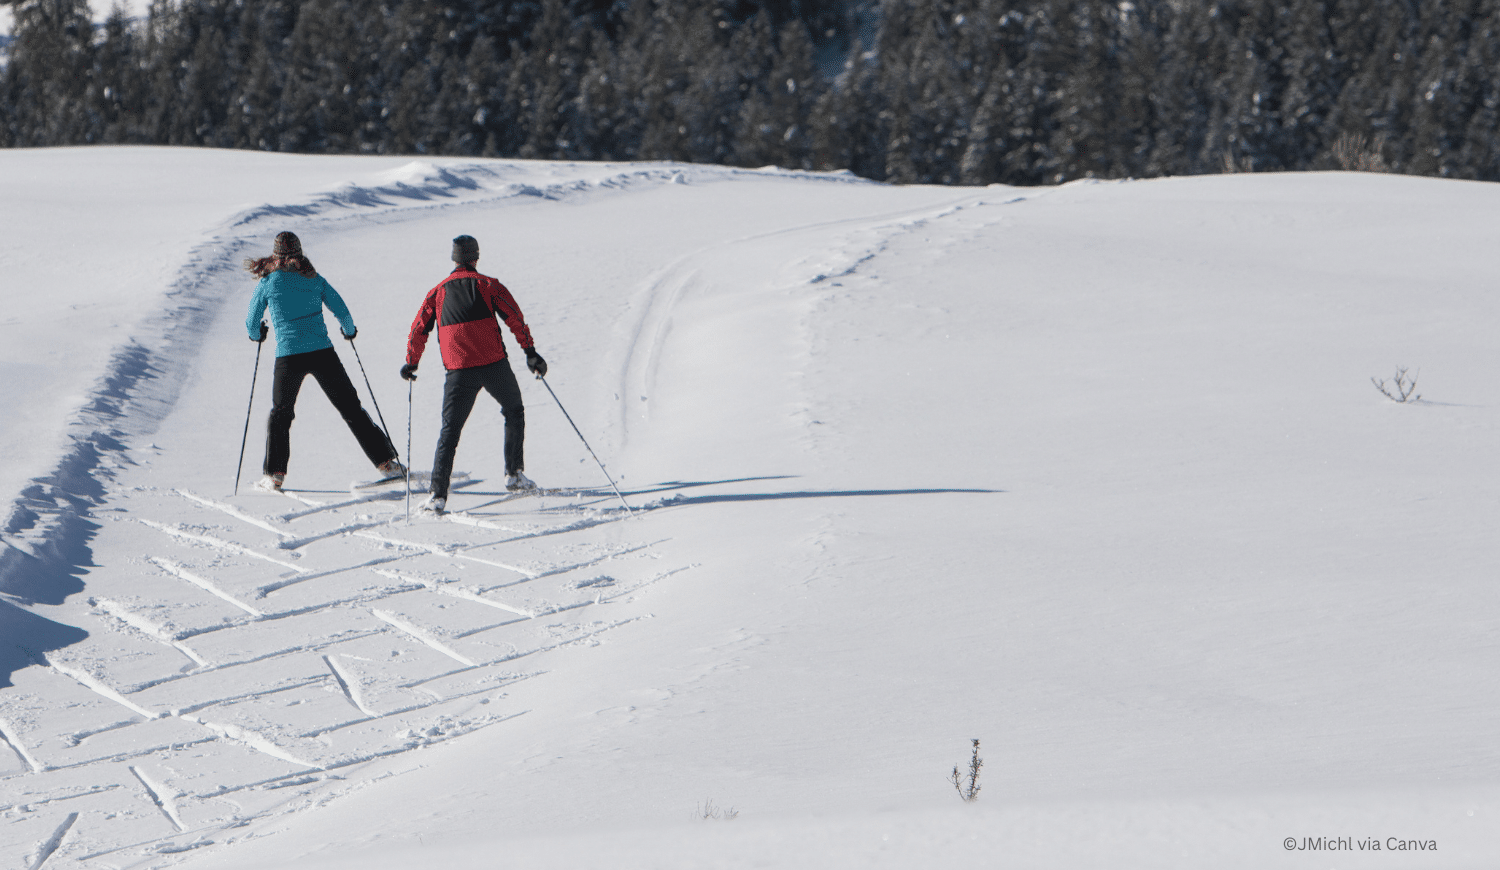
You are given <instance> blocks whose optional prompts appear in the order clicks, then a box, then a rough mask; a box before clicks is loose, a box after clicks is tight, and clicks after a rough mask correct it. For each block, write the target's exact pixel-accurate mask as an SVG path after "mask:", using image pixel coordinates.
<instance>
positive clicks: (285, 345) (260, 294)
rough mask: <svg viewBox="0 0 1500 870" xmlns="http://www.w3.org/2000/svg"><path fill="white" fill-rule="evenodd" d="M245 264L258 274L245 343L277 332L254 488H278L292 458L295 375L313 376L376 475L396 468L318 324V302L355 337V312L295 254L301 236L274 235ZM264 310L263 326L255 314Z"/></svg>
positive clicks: (398, 465) (391, 453)
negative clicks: (266, 252)
mask: <svg viewBox="0 0 1500 870" xmlns="http://www.w3.org/2000/svg"><path fill="white" fill-rule="evenodd" d="M245 269H246V270H247V271H249V272H250V274H252V275H254V276H255V277H257V278H259V279H260V283H259V284H256V285H255V295H253V296H251V297H250V313H249V314H248V315H247V316H246V318H245V329H246V330H247V331H248V332H249V333H250V340H251V341H265V340H266V335H267V334H268V332H269V330H270V329H271V328H274V329H275V330H276V371H275V375H274V377H273V379H272V381H271V417H270V419H269V420H268V421H267V422H266V461H265V466H264V471H265V477H263V478H262V479H261V481H260V482H259V483H257V484H256V487H258V488H260V489H266V490H279V489H281V484H282V481H283V480H285V479H286V468H287V462H288V460H289V459H290V456H291V431H292V418H293V417H294V416H295V414H294V413H293V409H294V407H295V406H296V404H297V393H298V391H300V390H301V389H302V380H303V378H305V377H307V376H308V375H312V376H313V378H314V379H315V380H317V382H318V386H320V387H322V388H323V392H324V393H325V394H326V395H327V396H328V400H329V401H330V402H332V403H333V407H334V408H336V409H338V412H339V414H341V415H343V418H344V422H345V423H347V424H348V426H349V431H351V432H353V433H354V437H355V438H357V439H358V440H359V446H360V448H361V449H363V450H364V451H365V456H367V457H369V460H370V462H371V463H372V464H374V465H375V467H376V468H377V469H379V471H380V472H381V473H382V474H386V475H398V474H403V473H404V472H405V469H404V468H402V467H401V463H400V462H399V461H398V460H397V453H396V449H395V448H394V447H393V446H392V445H391V443H390V440H389V439H387V438H386V437H385V433H383V432H381V431H380V429H379V427H377V426H376V425H375V423H374V422H373V421H371V420H370V415H369V414H367V413H365V409H364V407H363V406H362V405H360V403H359V394H358V393H356V392H355V391H354V384H353V383H351V382H350V380H349V375H348V373H347V372H345V371H344V364H343V363H341V362H340V361H339V356H338V353H337V352H335V351H334V349H333V341H332V340H331V339H329V337H328V328H327V327H326V326H324V325H323V306H325V305H326V306H328V310H329V311H332V312H333V315H334V316H335V317H337V318H338V320H339V327H340V328H341V329H342V331H343V335H344V338H346V339H348V340H349V341H353V340H354V335H355V332H356V330H355V328H354V318H353V317H352V316H350V314H349V307H348V306H347V305H345V304H344V300H343V299H342V298H340V297H339V294H338V291H336V290H334V289H333V286H332V285H330V284H329V283H328V281H327V280H325V279H324V278H323V276H321V275H319V274H318V271H317V270H316V269H314V268H313V265H312V263H310V262H309V261H308V259H307V257H305V256H303V254H302V241H301V240H300V239H298V238H297V236H296V235H294V234H292V233H280V234H279V235H277V236H276V241H275V243H274V244H273V245H272V247H271V256H269V257H261V258H259V259H250V260H246V261H245ZM267 311H269V312H270V317H271V325H270V326H269V327H268V326H267V325H266V322H265V321H264V320H262V319H261V318H262V317H263V316H264V315H265V314H266V312H267Z"/></svg>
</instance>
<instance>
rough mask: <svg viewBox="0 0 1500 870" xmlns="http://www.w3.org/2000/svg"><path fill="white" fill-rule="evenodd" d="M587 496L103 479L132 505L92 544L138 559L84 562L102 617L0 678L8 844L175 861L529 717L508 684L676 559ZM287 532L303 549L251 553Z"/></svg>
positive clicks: (63, 858)
mask: <svg viewBox="0 0 1500 870" xmlns="http://www.w3.org/2000/svg"><path fill="white" fill-rule="evenodd" d="M576 495H577V492H576V491H571V490H570V491H566V492H564V491H555V492H551V493H545V494H541V495H535V496H527V497H525V498H501V499H498V500H497V499H493V498H492V497H490V496H486V495H479V494H477V493H476V494H475V495H472V496H468V495H464V494H463V492H462V490H461V489H455V490H454V492H453V494H452V495H451V497H452V498H454V499H455V501H459V502H462V501H465V500H467V501H469V502H472V504H460V505H459V507H461V508H464V509H466V511H467V512H466V513H463V514H460V516H462V517H464V519H469V520H473V522H467V523H466V522H463V521H462V520H460V521H457V522H453V521H447V522H445V521H444V520H445V519H450V520H451V518H452V517H453V515H451V514H450V515H449V517H446V518H439V517H428V518H418V519H417V520H415V521H407V520H406V519H405V517H404V512H403V511H402V509H401V507H400V506H399V505H398V504H397V503H396V502H395V501H391V500H388V499H387V500H382V499H371V498H355V499H347V500H340V501H338V502H336V503H327V504H321V505H316V506H314V505H309V506H308V509H307V510H302V511H293V512H290V513H287V514H284V515H280V516H267V515H264V514H260V513H258V512H257V511H255V510H254V509H253V508H250V507H247V503H246V502H245V501H239V500H234V499H223V498H208V497H205V496H202V495H199V494H198V493H194V492H191V491H190V490H187V489H169V488H162V489H157V488H154V487H133V488H128V487H123V486H122V487H120V488H117V489H114V490H112V491H110V492H108V493H107V495H106V496H105V499H104V501H105V502H106V504H107V506H108V507H109V508H110V509H111V510H112V511H114V512H116V513H117V515H118V516H119V520H118V521H116V522H113V523H108V524H106V525H105V526H103V527H102V529H101V532H100V541H99V542H98V543H100V544H102V545H104V546H105V547H108V548H111V549H110V550H109V551H110V552H111V553H118V552H119V551H118V549H116V548H119V547H122V546H123V547H125V548H126V549H127V550H129V551H133V552H134V553H135V555H134V556H133V557H129V558H127V559H125V560H124V561H125V562H128V563H133V566H132V565H129V564H122V565H121V566H120V568H118V569H109V568H95V569H93V570H92V573H91V575H90V578H89V584H88V591H89V595H88V596H87V597H86V598H85V600H82V601H78V602H77V606H76V607H75V608H74V610H75V613H76V614H77V618H78V619H80V620H81V622H80V623H79V624H80V625H82V626H83V627H85V628H86V629H87V630H88V631H89V632H90V636H89V638H88V639H87V640H85V641H83V642H81V643H79V644H75V645H73V646H70V647H66V648H63V649H60V650H55V651H51V652H47V653H45V654H43V653H33V656H32V657H33V659H34V660H35V661H36V662H37V664H38V665H39V666H40V667H36V668H29V669H24V670H22V671H18V672H16V674H15V675H14V679H15V682H16V686H15V687H14V688H13V689H10V690H5V691H4V692H0V743H3V744H4V745H3V746H0V782H3V786H0V788H3V790H4V793H5V794H6V797H7V800H6V802H5V804H0V819H3V820H4V821H5V822H6V824H3V825H0V831H3V832H4V833H3V834H0V850H3V851H4V852H8V853H9V854H11V855H18V856H24V860H25V861H26V862H28V864H27V866H42V864H45V866H46V867H47V868H48V870H53V868H83V867H97V866H103V865H101V864H100V863H99V862H100V860H106V862H107V863H108V864H109V865H110V866H116V867H122V868H124V867H136V866H152V867H166V866H171V865H172V864H175V863H177V862H178V861H179V860H185V857H184V858H177V857H175V856H178V855H183V856H185V855H186V854H187V853H192V854H201V852H202V851H203V850H204V849H220V848H225V847H230V846H232V844H233V843H234V842H236V841H237V840H239V839H242V838H244V837H248V836H252V834H251V830H252V829H253V828H254V827H255V826H254V824H253V823H255V822H256V821H258V820H267V821H270V820H274V819H275V818H276V817H278V816H280V815H283V814H287V813H293V812H296V811H298V810H299V809H300V808H303V807H306V806H308V805H309V804H310V803H313V802H321V801H324V800H327V799H329V798H332V797H337V796H338V795H340V794H343V793H346V792H349V791H351V790H353V789H355V788H357V787H359V784H360V783H361V782H363V781H365V779H366V778H367V777H368V776H372V775H377V774H376V773H375V770H374V769H373V768H370V765H372V764H374V763H376V762H381V761H383V760H387V759H391V758H394V757H398V756H400V755H402V754H403V753H406V752H411V751H415V750H417V749H420V748H422V747H424V746H429V745H432V744H433V743H440V742H443V741H445V740H449V739H452V738H454V737H458V736H461V735H463V734H468V733H472V732H473V731H475V730H478V729H480V728H487V727H491V726H498V725H501V723H504V722H506V721H509V720H511V719H514V718H516V717H518V716H522V715H524V714H525V713H526V712H528V711H526V710H521V709H507V706H508V705H507V703H506V701H505V699H506V697H507V691H508V689H509V687H511V686H513V685H515V684H516V683H518V682H520V681H523V680H537V679H558V678H566V673H565V672H564V671H556V670H553V669H550V668H549V667H547V665H546V664H544V662H545V661H546V659H545V657H546V656H547V654H548V653H549V652H552V651H554V650H558V649H561V648H564V647H568V646H572V645H580V644H581V645H585V646H591V645H594V644H597V643H599V642H600V640H601V639H602V638H605V637H607V636H608V635H609V633H610V632H612V631H614V630H615V629H617V628H619V627H621V626H624V625H629V624H631V623H634V622H636V621H637V620H639V619H641V618H642V617H641V616H640V615H638V614H635V613H626V612H624V611H620V612H609V615H608V616H606V617H604V618H598V617H594V616H590V615H589V614H592V613H598V612H601V611H599V610H598V608H601V607H606V606H607V605H609V604H610V603H611V602H616V601H628V600H630V598H631V596H633V595H634V594H636V593H638V592H640V591H641V590H643V589H645V588H646V587H648V586H649V585H651V584H652V583H655V582H657V581H659V580H661V579H662V578H663V577H665V576H670V574H671V573H675V571H677V570H687V568H686V567H683V568H677V569H669V570H667V571H665V572H664V571H663V570H662V567H663V566H662V565H661V562H660V561H659V559H660V554H659V552H658V551H657V549H656V547H657V546H658V545H660V544H661V543H663V539H661V538H660V537H659V536H657V537H650V536H646V535H641V536H639V537H637V538H636V539H635V540H629V539H628V538H627V539H624V540H618V539H617V538H618V537H619V535H618V533H616V532H612V531H611V530H612V529H616V528H623V529H625V530H627V533H628V531H629V530H630V529H632V526H624V527H620V526H617V525H616V523H617V521H618V520H619V519H621V518H622V514H623V512H621V511H601V510H599V509H598V508H596V507H594V506H592V505H585V504H582V503H580V501H579V500H578V499H577V498H576V497H575V496H576ZM236 502H238V503H236ZM248 504H250V505H253V504H254V502H249V503H248ZM647 513H649V511H648V512H647ZM372 514H373V517H371V516H370V515H372ZM306 523H313V524H316V525H315V526H314V527H313V528H302V526H303V525H304V524H306ZM142 526H145V527H148V528H151V529H153V530H154V531H157V532H161V533H162V535H160V536H155V535H153V534H151V533H145V534H142V533H141V532H139V531H133V529H140V528H141V527H142ZM495 532H500V533H501V534H499V535H496V534H495ZM288 549H295V550H297V551H298V553H297V555H299V556H300V558H299V561H300V563H301V564H296V565H293V564H292V563H290V562H286V561H282V560H280V559H275V558H270V557H268V556H266V554H265V552H262V551H269V552H285V551H286V550H288ZM110 561H111V563H119V562H120V561H121V559H120V558H119V557H118V555H116V556H115V558H113V559H111V560H110ZM391 563H397V564H399V565H400V566H401V567H400V569H399V570H397V569H396V568H395V566H394V565H392V564H391ZM605 565H608V568H603V566H605ZM143 567H144V568H146V569H147V570H144V571H143V570H142V568H143ZM689 567H690V566H689ZM604 571H607V575H606V574H605V573H604ZM501 590H503V591H501ZM252 602H254V603H252ZM543 615H545V616H547V617H549V619H547V620H546V621H545V622H543V621H540V620H538V619H537V617H539V616H543ZM393 653H394V654H393ZM520 660H525V661H528V662H536V663H537V664H535V665H531V666H528V667H526V668H524V669H520V668H517V667H516V665H517V664H518V663H519V661H520ZM44 676H45V679H44V678H43V677H44ZM122 714H124V715H123V717H122ZM334 735H337V737H335V736H334ZM11 759H14V761H12V760H11ZM335 771H336V772H337V773H336V774H335V773H333V772H335ZM366 771H369V772H368V773H366ZM124 795H133V796H134V798H133V801H134V802H133V803H129V804H128V806H130V807H132V809H131V810H130V811H128V812H122V811H121V807H122V806H123V805H126V804H122V796H124ZM227 796H232V799H231V798H230V797H227ZM104 856H108V857H107V859H106V858H105V857H104Z"/></svg>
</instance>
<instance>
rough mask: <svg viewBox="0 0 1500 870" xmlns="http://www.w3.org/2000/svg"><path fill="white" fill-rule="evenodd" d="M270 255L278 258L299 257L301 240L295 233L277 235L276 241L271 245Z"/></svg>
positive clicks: (300, 254)
mask: <svg viewBox="0 0 1500 870" xmlns="http://www.w3.org/2000/svg"><path fill="white" fill-rule="evenodd" d="M271 253H272V254H274V255H276V256H278V257H300V256H302V240H301V239H299V238H297V234H296V233H277V234H276V241H275V242H274V243H272V245H271Z"/></svg>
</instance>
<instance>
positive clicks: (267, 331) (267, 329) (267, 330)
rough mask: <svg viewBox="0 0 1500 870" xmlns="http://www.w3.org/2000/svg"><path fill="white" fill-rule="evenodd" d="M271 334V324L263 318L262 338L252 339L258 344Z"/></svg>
mask: <svg viewBox="0 0 1500 870" xmlns="http://www.w3.org/2000/svg"><path fill="white" fill-rule="evenodd" d="M270 334H271V325H270V324H268V323H266V322H265V321H264V320H262V321H261V322H260V338H252V339H250V340H251V341H253V342H255V343H256V344H260V343H261V342H263V341H265V340H266V336H268V335H270Z"/></svg>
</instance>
